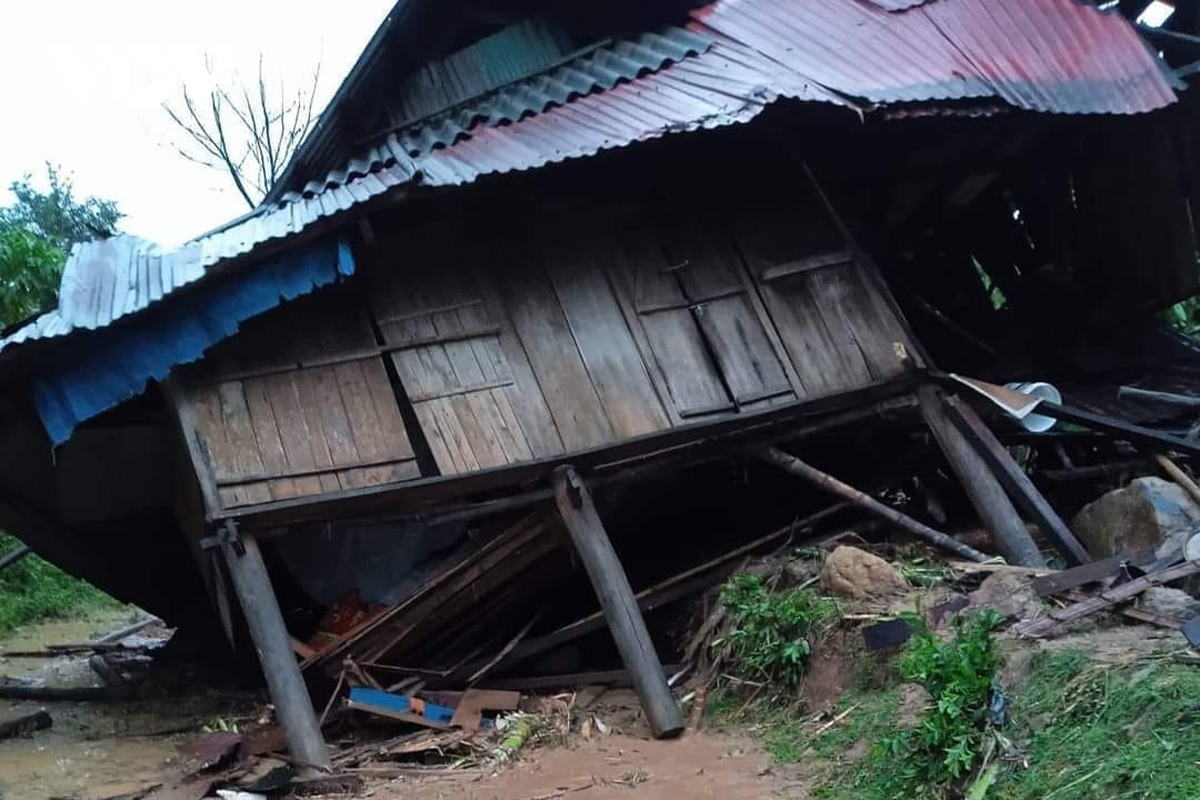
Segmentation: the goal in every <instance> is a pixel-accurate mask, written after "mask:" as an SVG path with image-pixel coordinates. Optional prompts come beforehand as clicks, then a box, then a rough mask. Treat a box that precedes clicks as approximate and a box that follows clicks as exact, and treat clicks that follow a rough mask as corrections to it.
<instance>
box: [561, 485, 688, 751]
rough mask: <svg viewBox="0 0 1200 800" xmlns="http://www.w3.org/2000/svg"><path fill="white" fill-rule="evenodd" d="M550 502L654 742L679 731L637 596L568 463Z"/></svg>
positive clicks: (679, 714) (675, 706) (672, 701)
mask: <svg viewBox="0 0 1200 800" xmlns="http://www.w3.org/2000/svg"><path fill="white" fill-rule="evenodd" d="M554 499H555V502H556V503H557V505H558V513H559V514H560V515H561V516H562V520H563V523H564V524H565V525H566V527H567V532H568V533H569V534H570V536H571V542H572V543H573V544H574V545H575V550H576V552H577V553H579V559H580V560H581V561H582V562H583V566H584V568H585V569H586V570H587V574H588V578H590V579H591V582H592V587H593V588H595V590H596V596H597V597H599V598H600V607H601V609H603V611H604V616H605V618H606V619H607V620H608V627H609V630H611V631H612V635H613V639H614V640H615V641H616V643H617V650H618V651H619V652H620V653H621V660H622V661H623V662H624V663H625V668H626V669H628V670H629V674H630V675H631V676H632V677H633V688H634V690H635V691H636V692H637V695H638V698H639V699H640V700H641V701H642V708H644V709H645V711H646V719H647V720H648V721H649V723H650V730H651V731H653V733H654V735H655V736H656V737H657V738H659V739H664V738H667V737H669V736H676V735H678V734H679V733H681V732H682V731H683V713H682V712H681V711H680V710H679V705H678V704H677V703H676V702H675V696H674V695H673V694H672V693H671V687H670V686H668V685H667V676H666V674H665V673H664V672H663V668H662V663H661V662H660V661H659V660H658V654H657V653H655V651H654V643H653V642H651V641H650V632H649V631H648V630H646V622H645V620H643V619H642V612H641V611H639V610H638V602H637V598H636V597H634V594H633V589H632V588H630V586H629V579H628V578H627V577H626V576H625V570H624V569H622V568H621V562H620V561H618V560H617V554H616V552H614V551H613V548H612V543H611V542H610V541H609V539H608V533H607V532H605V530H604V525H603V524H602V523H601V522H600V516H599V515H598V514H597V513H596V506H595V504H594V503H592V495H591V492H589V491H588V487H587V484H585V483H584V482H583V479H582V478H580V477H579V475H578V474H577V473H576V472H575V470H574V468H573V467H571V466H570V465H564V466H561V467H558V468H557V469H556V470H554Z"/></svg>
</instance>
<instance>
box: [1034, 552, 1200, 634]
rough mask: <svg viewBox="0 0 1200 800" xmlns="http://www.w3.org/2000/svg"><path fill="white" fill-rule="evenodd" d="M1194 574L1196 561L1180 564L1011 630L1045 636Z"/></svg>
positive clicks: (1198, 569) (1199, 569)
mask: <svg viewBox="0 0 1200 800" xmlns="http://www.w3.org/2000/svg"><path fill="white" fill-rule="evenodd" d="M1198 572H1200V561H1185V562H1183V563H1182V564H1177V565H1175V566H1173V567H1167V568H1166V569H1163V570H1159V571H1158V572H1152V573H1150V574H1149V575H1143V576H1142V577H1140V578H1136V579H1134V580H1132V581H1129V582H1128V583H1123V584H1121V585H1120V586H1115V587H1113V588H1112V589H1106V590H1104V591H1101V592H1097V593H1096V594H1094V595H1092V596H1090V597H1088V598H1087V599H1086V600H1081V601H1080V602H1078V603H1074V604H1072V605H1069V606H1067V607H1066V608H1061V609H1058V610H1056V611H1051V612H1050V613H1049V614H1048V615H1047V616H1045V617H1040V618H1038V619H1032V620H1026V621H1024V622H1021V623H1019V624H1017V625H1014V626H1013V628H1012V631H1013V633H1016V634H1018V635H1020V636H1029V637H1032V638H1037V637H1040V636H1046V635H1048V634H1051V633H1054V632H1056V631H1057V630H1058V629H1059V628H1061V627H1062V626H1063V625H1066V624H1067V623H1069V622H1074V621H1075V620H1077V619H1082V618H1084V617H1086V616H1089V615H1090V614H1094V613H1096V612H1097V611H1103V610H1104V609H1106V608H1111V607H1112V606H1115V605H1117V604H1119V603H1124V602H1126V601H1127V600H1132V599H1133V598H1134V597H1137V596H1138V595H1139V594H1141V593H1142V592H1144V591H1146V590H1147V589H1149V588H1151V587H1154V586H1162V585H1164V584H1167V583H1171V582H1172V581H1177V580H1179V579H1180V578H1186V577H1187V576H1189V575H1195V574H1196V573H1198Z"/></svg>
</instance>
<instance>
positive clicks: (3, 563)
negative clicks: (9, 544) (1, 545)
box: [0, 544, 33, 570]
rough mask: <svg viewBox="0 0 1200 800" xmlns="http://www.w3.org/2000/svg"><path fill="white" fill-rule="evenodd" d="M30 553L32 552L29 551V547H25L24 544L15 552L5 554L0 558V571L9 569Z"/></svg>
mask: <svg viewBox="0 0 1200 800" xmlns="http://www.w3.org/2000/svg"><path fill="white" fill-rule="evenodd" d="M32 552H33V551H32V550H30V549H29V545H25V544H23V545H21V546H20V547H18V548H16V549H15V550H10V551H9V552H7V553H5V554H4V555H3V556H0V570H3V569H7V568H8V567H11V566H12V565H13V564H15V563H17V562H18V561H20V560H21V559H22V558H24V557H25V556H27V555H29V554H30V553H32Z"/></svg>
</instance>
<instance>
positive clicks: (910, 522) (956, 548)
mask: <svg viewBox="0 0 1200 800" xmlns="http://www.w3.org/2000/svg"><path fill="white" fill-rule="evenodd" d="M759 456H760V457H761V458H762V459H763V460H764V461H766V462H767V463H769V464H774V465H775V466H777V467H779V468H780V469H782V470H784V471H785V472H788V473H790V474H792V475H795V476H797V477H799V478H803V479H804V480H806V481H809V482H810V483H814V484H816V485H817V486H819V487H821V488H822V489H825V490H826V491H829V492H832V493H833V494H836V495H838V496H839V497H842V498H844V499H846V500H848V501H850V502H851V503H853V504H854V505H856V506H860V507H861V508H864V509H866V510H867V511H870V512H871V513H872V514H875V515H876V516H879V517H882V518H883V519H886V520H888V521H889V522H892V523H894V524H895V525H897V526H899V527H900V528H902V529H904V530H906V531H908V532H909V533H911V534H913V535H914V536H917V537H919V538H921V539H924V540H925V541H927V542H929V543H930V544H933V545H937V546H938V547H941V548H942V549H944V550H949V551H950V552H952V553H955V554H957V555H960V556H962V557H963V558H966V559H968V560H970V561H979V562H983V561H987V560H988V558H989V557H988V556H986V555H984V554H983V553H981V552H979V551H978V550H976V549H975V548H974V547H971V546H970V545H967V544H963V543H962V542H960V541H958V540H957V539H955V538H953V537H950V536H947V535H946V534H944V533H942V532H941V531H935V530H934V529H933V528H931V527H929V526H928V525H925V524H924V523H922V522H918V521H917V520H915V519H913V518H912V517H910V516H908V515H907V514H904V513H902V512H900V511H897V510H896V509H894V508H892V507H890V506H887V505H884V504H883V503H881V502H879V501H878V500H876V499H875V498H874V497H871V496H870V495H869V494H867V493H865V492H860V491H859V490H858V489H855V488H854V487H853V486H851V485H850V484H848V483H843V482H842V481H839V480H838V479H837V478H835V477H833V476H832V475H828V474H826V473H824V472H821V471H820V470H819V469H817V468H815V467H812V466H810V465H808V464H806V463H804V462H803V461H801V460H800V459H798V458H796V457H795V456H793V455H790V454H788V453H785V452H783V451H782V450H780V449H779V448H777V447H769V448H767V449H766V450H763V451H762V452H761V453H759Z"/></svg>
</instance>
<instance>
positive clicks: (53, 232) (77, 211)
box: [0, 164, 121, 328]
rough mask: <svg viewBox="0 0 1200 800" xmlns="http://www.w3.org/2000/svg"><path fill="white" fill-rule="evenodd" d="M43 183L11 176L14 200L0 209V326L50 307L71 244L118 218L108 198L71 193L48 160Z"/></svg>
mask: <svg viewBox="0 0 1200 800" xmlns="http://www.w3.org/2000/svg"><path fill="white" fill-rule="evenodd" d="M45 185H46V187H47V188H46V190H45V191H42V190H40V189H38V188H37V187H35V186H34V185H33V176H32V175H26V176H25V177H24V178H22V179H21V180H19V181H14V182H13V183H12V184H11V185H10V186H9V190H10V191H11V192H12V195H13V197H15V198H16V202H14V203H13V204H12V205H10V206H6V207H3V208H0V328H2V327H4V326H6V325H10V324H12V323H14V322H19V321H20V320H22V319H24V318H26V317H29V316H31V315H33V314H35V313H37V312H38V311H41V310H43V309H45V308H48V307H49V306H51V305H52V304H53V303H54V299H55V295H56V293H57V291H58V282H59V278H60V277H61V276H62V270H63V266H64V265H65V264H66V262H67V253H68V251H69V250H70V248H71V246H72V245H74V244H76V243H77V242H86V241H90V240H92V239H96V238H103V237H106V236H110V235H112V234H113V233H115V232H116V229H117V223H118V222H119V221H120V219H121V212H120V211H118V210H117V206H116V203H113V202H112V201H111V200H99V199H97V198H95V197H84V198H76V196H75V191H74V187H73V185H72V183H71V179H70V177H69V176H66V175H63V174H61V173H60V171H59V170H58V169H57V168H56V167H54V166H53V165H51V164H47V165H46V180H45Z"/></svg>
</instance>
